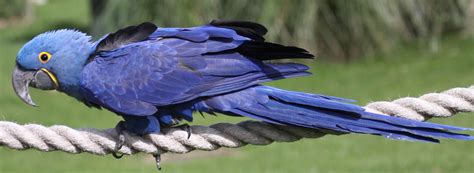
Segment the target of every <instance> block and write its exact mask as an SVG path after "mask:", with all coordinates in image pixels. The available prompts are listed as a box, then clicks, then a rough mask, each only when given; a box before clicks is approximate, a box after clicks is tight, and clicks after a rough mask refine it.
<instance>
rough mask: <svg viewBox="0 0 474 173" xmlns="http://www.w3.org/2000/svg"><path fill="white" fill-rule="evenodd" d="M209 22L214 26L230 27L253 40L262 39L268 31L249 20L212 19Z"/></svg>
mask: <svg viewBox="0 0 474 173" xmlns="http://www.w3.org/2000/svg"><path fill="white" fill-rule="evenodd" d="M209 24H210V25H212V26H215V27H222V28H227V29H232V30H234V31H235V32H237V34H239V35H242V36H244V37H247V38H250V39H252V40H255V41H264V40H265V39H264V38H263V36H264V35H265V34H266V33H267V32H268V30H267V28H265V26H263V25H261V24H258V23H255V22H249V21H237V20H220V19H214V20H212V21H211V22H210V23H209Z"/></svg>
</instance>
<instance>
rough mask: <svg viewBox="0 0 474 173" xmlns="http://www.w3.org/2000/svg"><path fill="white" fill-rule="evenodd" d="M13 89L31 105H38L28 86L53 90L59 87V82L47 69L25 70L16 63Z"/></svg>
mask: <svg viewBox="0 0 474 173" xmlns="http://www.w3.org/2000/svg"><path fill="white" fill-rule="evenodd" d="M12 84H13V90H15V93H16V95H17V96H18V97H20V99H21V100H23V101H24V102H25V103H27V104H29V105H31V106H37V105H36V104H35V103H34V102H33V100H32V99H31V96H30V93H29V90H28V87H29V86H31V87H34V88H38V89H42V90H53V89H57V88H58V82H57V79H56V77H55V76H54V74H52V73H51V72H49V71H48V70H46V69H40V70H38V71H28V70H24V69H22V68H21V67H19V66H18V64H16V65H15V68H14V69H13V74H12Z"/></svg>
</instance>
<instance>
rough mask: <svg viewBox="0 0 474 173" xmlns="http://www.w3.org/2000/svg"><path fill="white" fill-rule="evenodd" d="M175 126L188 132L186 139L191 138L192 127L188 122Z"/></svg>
mask: <svg viewBox="0 0 474 173" xmlns="http://www.w3.org/2000/svg"><path fill="white" fill-rule="evenodd" d="M176 127H179V128H181V129H183V130H185V131H186V132H187V133H188V139H189V138H191V133H192V129H191V126H189V124H182V125H179V126H176Z"/></svg>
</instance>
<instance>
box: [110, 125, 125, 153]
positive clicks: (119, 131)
mask: <svg viewBox="0 0 474 173" xmlns="http://www.w3.org/2000/svg"><path fill="white" fill-rule="evenodd" d="M125 129H126V127H125V121H120V122H118V123H117V125H116V126H115V131H116V132H117V134H118V141H117V143H115V147H114V151H113V152H112V156H114V158H116V159H120V158H122V157H123V154H119V151H120V149H122V147H123V145H124V144H125V135H124V134H123V133H124V131H125Z"/></svg>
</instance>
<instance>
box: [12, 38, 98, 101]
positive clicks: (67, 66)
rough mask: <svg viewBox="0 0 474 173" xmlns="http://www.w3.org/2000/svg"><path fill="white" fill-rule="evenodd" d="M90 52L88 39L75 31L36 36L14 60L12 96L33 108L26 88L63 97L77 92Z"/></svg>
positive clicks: (90, 47) (90, 46)
mask: <svg viewBox="0 0 474 173" xmlns="http://www.w3.org/2000/svg"><path fill="white" fill-rule="evenodd" d="M91 49H92V43H91V37H90V36H87V35H86V34H84V33H82V32H79V31H76V30H57V31H51V32H46V33H43V34H40V35H38V36H36V37H35V38H33V39H32V40H31V41H29V42H28V43H26V44H25V45H24V46H23V48H21V49H20V51H19V52H18V55H17V57H16V66H15V69H14V70H13V75H12V83H13V88H14V90H15V93H16V94H17V95H18V96H19V97H20V98H21V99H22V100H23V101H24V102H26V103H27V104H29V105H32V106H35V103H34V102H33V101H32V100H31V97H30V94H29V92H28V86H31V87H34V88H38V89H43V90H54V89H56V90H59V91H63V92H66V93H67V90H68V89H73V88H77V86H78V85H79V77H80V76H79V74H80V72H81V70H82V68H83V66H84V64H85V62H86V61H87V58H88V57H89V56H90V53H91Z"/></svg>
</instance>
